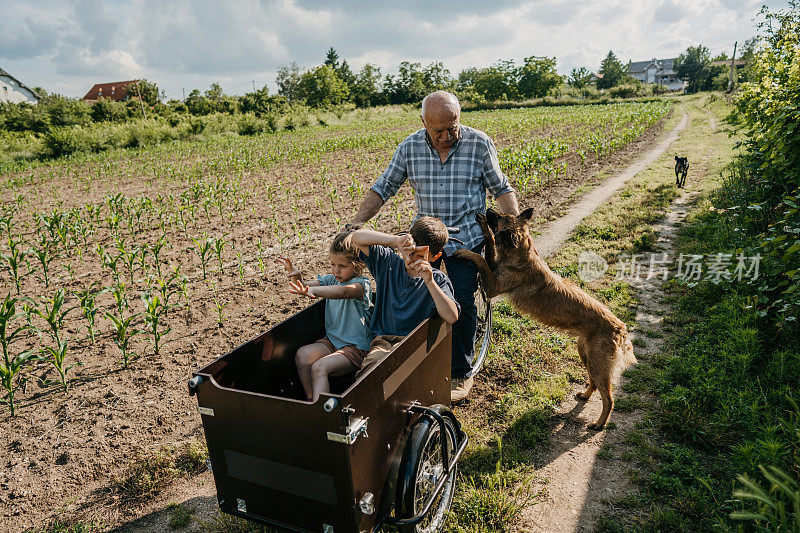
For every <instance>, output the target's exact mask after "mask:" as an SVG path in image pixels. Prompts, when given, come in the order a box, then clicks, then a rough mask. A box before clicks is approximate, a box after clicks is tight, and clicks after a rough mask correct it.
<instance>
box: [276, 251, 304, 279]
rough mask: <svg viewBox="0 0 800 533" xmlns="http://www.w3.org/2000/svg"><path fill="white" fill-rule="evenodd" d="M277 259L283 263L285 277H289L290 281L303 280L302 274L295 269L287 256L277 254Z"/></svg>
mask: <svg viewBox="0 0 800 533" xmlns="http://www.w3.org/2000/svg"><path fill="white" fill-rule="evenodd" d="M277 261H280V262H281V263H283V268H285V269H286V272H287V274H286V277H287V278H289V280H290V283H291V281H300V282H302V281H303V274H302V273H301V272H300V270H299V269H297V268H296V267H295V266H293V265H292V262H291V261H290V260H289V258H288V257H283V256H282V255H281V256H278V258H277Z"/></svg>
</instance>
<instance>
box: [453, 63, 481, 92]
mask: <svg viewBox="0 0 800 533" xmlns="http://www.w3.org/2000/svg"><path fill="white" fill-rule="evenodd" d="M479 72H480V71H479V70H478V69H477V68H475V67H470V68H465V69H464V70H462V71H461V72H459V73H458V78H457V79H456V89H458V90H459V91H466V90H468V89H473V88H474V87H475V80H476V79H478V73H479Z"/></svg>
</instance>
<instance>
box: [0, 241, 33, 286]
mask: <svg viewBox="0 0 800 533" xmlns="http://www.w3.org/2000/svg"><path fill="white" fill-rule="evenodd" d="M19 245H20V243H19V242H16V241H14V240H13V239H11V237H9V238H8V247H9V253H8V255H5V254H2V253H0V259H2V260H3V262H4V263H5V267H6V269H7V270H8V273H9V274H11V277H12V278H14V285H15V287H16V289H17V294H19V291H20V284H21V283H22V278H24V277H25V276H26V275H27V274H23V273H22V265H23V263H27V261H26V259H25V258H26V256H27V255H28V254H27V253H26V252H25V251H24V250H22V248H21V247H20V246H19Z"/></svg>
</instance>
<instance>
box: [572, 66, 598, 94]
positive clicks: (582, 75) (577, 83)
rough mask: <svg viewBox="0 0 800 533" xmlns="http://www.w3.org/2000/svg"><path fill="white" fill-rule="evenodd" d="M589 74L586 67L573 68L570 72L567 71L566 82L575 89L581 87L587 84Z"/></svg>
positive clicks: (589, 77) (590, 74)
mask: <svg viewBox="0 0 800 533" xmlns="http://www.w3.org/2000/svg"><path fill="white" fill-rule="evenodd" d="M591 76H592V73H591V71H590V70H589V69H588V68H586V67H580V68H573V69H572V72H570V73H569V77H568V78H567V83H568V84H569V85H571V86H573V87H575V88H576V89H583V88H584V87H586V86H587V85H589V80H590V79H591Z"/></svg>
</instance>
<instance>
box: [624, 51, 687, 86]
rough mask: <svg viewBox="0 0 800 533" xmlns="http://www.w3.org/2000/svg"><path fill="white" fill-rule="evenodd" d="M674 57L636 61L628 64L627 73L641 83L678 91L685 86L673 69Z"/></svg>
mask: <svg viewBox="0 0 800 533" xmlns="http://www.w3.org/2000/svg"><path fill="white" fill-rule="evenodd" d="M675 59H677V58H672V59H655V58H653V59H651V60H650V61H636V62H635V63H630V64H629V65H628V75H629V76H631V77H632V78H636V79H637V80H639V81H641V82H643V83H654V84H656V85H661V86H662V87H666V88H667V89H669V90H670V91H679V90H682V89H685V88H686V82H684V81H683V80H681V79H679V78H678V74H677V73H676V72H675V70H673V65H674V64H675Z"/></svg>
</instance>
